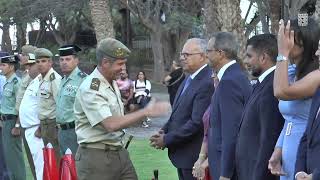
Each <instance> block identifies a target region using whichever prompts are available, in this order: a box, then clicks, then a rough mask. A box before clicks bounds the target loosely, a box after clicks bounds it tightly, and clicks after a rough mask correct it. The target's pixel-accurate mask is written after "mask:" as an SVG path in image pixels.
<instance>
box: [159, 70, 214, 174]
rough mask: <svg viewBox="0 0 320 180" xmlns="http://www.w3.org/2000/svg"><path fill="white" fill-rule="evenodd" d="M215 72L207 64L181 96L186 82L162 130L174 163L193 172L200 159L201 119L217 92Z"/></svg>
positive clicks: (180, 88) (179, 91) (178, 93)
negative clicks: (214, 93) (214, 81)
mask: <svg viewBox="0 0 320 180" xmlns="http://www.w3.org/2000/svg"><path fill="white" fill-rule="evenodd" d="M211 74H212V70H211V68H210V67H209V66H208V65H207V66H206V67H205V68H204V69H202V70H201V71H200V72H199V74H197V76H196V77H195V78H194V79H193V80H192V81H191V83H190V84H189V86H188V88H187V89H186V90H185V92H184V93H183V94H182V95H181V96H180V94H181V91H182V89H183V87H184V84H185V81H184V82H183V83H182V84H181V86H180V87H179V90H178V92H177V95H176V98H175V101H174V104H173V108H172V113H171V116H170V119H169V120H168V122H167V123H166V124H165V126H164V127H163V128H162V129H163V130H164V132H165V136H164V142H165V146H166V147H167V148H168V154H169V158H170V160H171V162H172V163H173V165H174V166H175V167H177V168H182V169H191V168H192V166H193V164H194V163H195V161H196V160H197V159H198V155H199V152H200V148H201V144H202V139H203V123H202V116H203V114H204V112H205V110H206V109H207V107H208V106H209V104H210V99H211V96H212V93H213V91H214V86H213V80H212V78H211Z"/></svg>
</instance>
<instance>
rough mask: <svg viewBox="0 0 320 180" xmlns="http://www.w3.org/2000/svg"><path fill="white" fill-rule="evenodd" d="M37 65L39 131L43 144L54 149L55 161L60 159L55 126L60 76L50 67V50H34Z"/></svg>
mask: <svg viewBox="0 0 320 180" xmlns="http://www.w3.org/2000/svg"><path fill="white" fill-rule="evenodd" d="M35 56H36V62H37V64H38V67H39V72H40V75H39V80H40V86H39V91H38V96H39V97H40V101H39V104H38V105H39V108H38V110H39V119H40V132H41V137H42V139H43V142H44V144H45V145H47V144H48V143H51V144H52V145H53V148H54V150H55V154H56V159H57V163H58V162H59V160H60V150H59V142H58V136H57V134H58V133H57V127H56V101H57V95H58V90H59V86H60V81H61V76H60V75H59V74H58V73H57V72H56V71H55V70H54V69H53V68H52V63H53V62H52V56H53V54H52V52H51V51H49V50H48V49H45V48H38V49H36V51H35Z"/></svg>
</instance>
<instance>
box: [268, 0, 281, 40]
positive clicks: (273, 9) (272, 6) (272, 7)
mask: <svg viewBox="0 0 320 180" xmlns="http://www.w3.org/2000/svg"><path fill="white" fill-rule="evenodd" d="M268 3H269V11H270V12H269V13H270V19H271V33H273V34H277V33H278V30H279V20H280V9H281V8H280V5H281V3H280V1H279V0H268Z"/></svg>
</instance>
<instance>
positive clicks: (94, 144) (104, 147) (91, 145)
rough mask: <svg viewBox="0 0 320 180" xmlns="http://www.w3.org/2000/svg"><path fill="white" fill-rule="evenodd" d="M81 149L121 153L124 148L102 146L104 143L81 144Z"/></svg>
mask: <svg viewBox="0 0 320 180" xmlns="http://www.w3.org/2000/svg"><path fill="white" fill-rule="evenodd" d="M80 147H82V148H86V149H87V148H89V149H90V148H92V149H101V150H105V151H119V150H121V149H122V148H123V147H122V146H112V145H108V144H102V143H81V144H80Z"/></svg>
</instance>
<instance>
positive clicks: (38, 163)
mask: <svg viewBox="0 0 320 180" xmlns="http://www.w3.org/2000/svg"><path fill="white" fill-rule="evenodd" d="M38 128H39V125H38V126H33V127H30V128H27V129H25V131H24V132H25V137H26V141H27V143H28V144H30V146H29V147H30V152H31V155H32V159H33V162H34V165H35V172H36V178H37V180H42V179H43V178H42V177H43V165H44V162H43V150H42V149H43V147H44V144H43V140H42V138H38V137H36V136H35V135H34V133H35V132H36V131H37V129H38Z"/></svg>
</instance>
